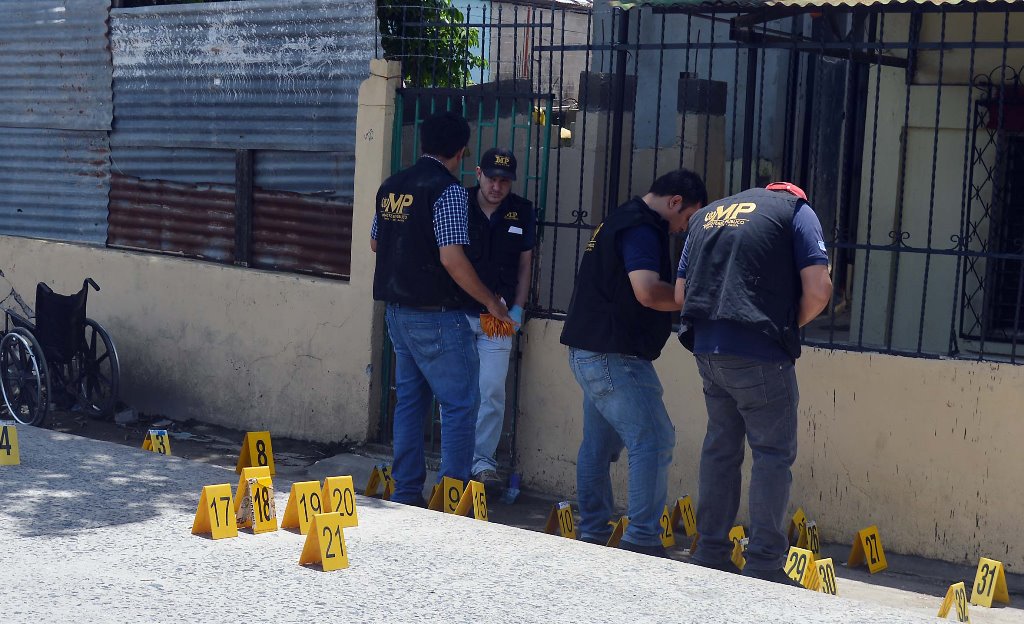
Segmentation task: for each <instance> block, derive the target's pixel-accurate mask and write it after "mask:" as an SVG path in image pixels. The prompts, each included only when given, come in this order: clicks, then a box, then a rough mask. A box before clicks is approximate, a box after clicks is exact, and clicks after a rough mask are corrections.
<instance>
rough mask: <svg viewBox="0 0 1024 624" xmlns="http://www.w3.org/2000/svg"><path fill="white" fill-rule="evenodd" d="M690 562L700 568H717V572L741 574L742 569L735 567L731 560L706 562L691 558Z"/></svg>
mask: <svg viewBox="0 0 1024 624" xmlns="http://www.w3.org/2000/svg"><path fill="white" fill-rule="evenodd" d="M690 563H692V564H694V565H699V566H700V567H702V568H710V569H712V570H718V571H719V572H728V573H729V574H743V570H740V569H739V567H737V565H736V564H735V563H733V562H732V561H726V562H724V563H706V562H704V561H700V560H698V559H693V558H691V559H690Z"/></svg>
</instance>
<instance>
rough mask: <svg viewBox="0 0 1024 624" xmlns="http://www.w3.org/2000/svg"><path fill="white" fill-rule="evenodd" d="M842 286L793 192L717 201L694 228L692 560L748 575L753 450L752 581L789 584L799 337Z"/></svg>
mask: <svg viewBox="0 0 1024 624" xmlns="http://www.w3.org/2000/svg"><path fill="white" fill-rule="evenodd" d="M831 295H832V281H831V279H830V278H829V275H828V256H827V255H826V254H825V243H824V240H823V237H822V234H821V223H819V221H818V217H817V216H815V214H814V211H813V210H811V207H810V205H809V204H808V203H807V195H806V194H805V193H804V192H803V191H802V190H801V189H800V188H799V187H797V186H794V185H792V184H789V183H788V182H777V183H774V184H769V185H768V187H767V188H764V189H757V188H755V189H749V190H746V191H743V192H742V193H739V194H737V195H733V196H732V197H727V198H725V199H722V200H719V201H717V202H714V203H712V204H710V205H709V206H707V207H706V208H704V209H703V210H701V211H700V212H698V213H697V214H695V215H694V216H693V218H692V219H691V220H690V235H689V237H688V238H687V240H686V244H685V245H684V247H683V254H682V257H681V258H680V260H679V268H678V271H677V279H676V301H677V302H678V303H680V304H682V308H683V309H682V319H681V322H680V331H679V339H680V341H681V342H682V343H683V345H684V346H686V348H688V349H689V350H691V351H693V353H694V355H695V356H696V359H697V368H698V370H699V371H700V375H701V378H702V380H703V382H704V401H705V403H706V404H707V409H708V427H707V434H706V435H705V437H704V447H703V449H702V451H701V459H700V477H699V483H698V495H699V498H698V506H697V531H698V533H699V534H700V545H699V547H698V548H697V551H696V553H694V556H693V560H694V562H696V563H698V564H700V565H703V566H706V567H709V568H715V569H718V570H725V571H730V572H739V570H738V569H737V568H736V566H734V565H733V564H732V563H731V561H730V554H731V552H732V549H733V544H732V542H731V541H730V540H729V530H730V529H731V528H732V526H733V523H734V522H735V520H736V512H737V510H738V508H739V502H740V487H741V477H740V466H741V465H742V464H743V454H744V438H746V440H747V442H749V443H750V448H751V451H752V456H753V465H752V469H751V476H750V500H749V510H750V536H749V537H750V541H749V543H748V544H747V550H746V554H745V557H746V565H745V567H744V568H743V575H744V576H750V577H754V578H759V579H763V580H767V581H774V582H776V583H783V584H790V585H792V584H796V583H795V582H794V581H791V580H790V579H789V578H788V577H787V575H786V573H785V571H784V569H783V564H784V562H785V559H786V553H787V551H788V550H789V542H788V540H787V538H786V531H785V530H784V528H783V527H784V524H783V523H784V521H785V515H786V507H787V505H788V504H789V489H790V484H791V482H792V474H791V472H790V468H791V467H792V465H793V462H794V460H795V459H796V450H797V403H798V400H799V392H798V390H797V382H796V372H795V369H794V362H795V360H796V358H798V357H800V336H799V333H798V332H799V329H800V327H802V326H804V325H806V324H807V323H808V322H810V321H811V320H812V319H814V317H816V316H817V315H818V314H820V313H821V311H822V310H823V309H824V308H825V306H826V305H827V304H828V300H829V298H830V297H831Z"/></svg>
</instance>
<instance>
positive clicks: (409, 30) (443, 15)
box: [377, 0, 487, 87]
mask: <svg viewBox="0 0 1024 624" xmlns="http://www.w3.org/2000/svg"><path fill="white" fill-rule="evenodd" d="M377 21H378V23H379V24H380V34H381V47H382V48H384V58H387V59H391V60H397V61H401V62H402V70H403V73H404V74H405V80H406V84H407V85H409V86H415V87H461V86H464V85H466V84H469V83H471V82H472V72H473V70H474V69H480V68H482V67H486V66H487V61H486V60H485V59H484V58H482V57H480V56H476V55H474V54H473V53H472V49H473V48H474V47H476V46H478V45H479V44H480V32H479V30H477V29H476V28H468V27H466V26H465V25H464V24H465V17H464V16H463V15H462V11H459V10H458V9H457V8H455V7H453V6H452V2H451V0H419V1H417V0H377Z"/></svg>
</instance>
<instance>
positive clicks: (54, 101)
mask: <svg viewBox="0 0 1024 624" xmlns="http://www.w3.org/2000/svg"><path fill="white" fill-rule="evenodd" d="M109 10H110V2H109V0H33V1H31V2H25V1H24V0H0V15H2V16H3V17H2V19H0V234H10V235H17V236H32V237H40V238H52V239H57V240H66V241H79V242H88V243H97V244H103V243H104V242H105V241H106V238H107V195H108V190H109V184H110V162H109V147H108V139H107V132H108V131H109V130H110V127H111V118H112V112H111V111H112V96H111V71H112V70H111V60H110V50H109V46H108V45H107V16H108V13H109Z"/></svg>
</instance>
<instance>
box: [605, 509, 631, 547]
mask: <svg viewBox="0 0 1024 624" xmlns="http://www.w3.org/2000/svg"><path fill="white" fill-rule="evenodd" d="M609 524H611V525H612V534H611V535H610V536H609V537H608V542H607V543H606V544H605V545H606V546H610V547H611V548H618V547H619V542H621V541H622V534H623V533H625V532H626V527H628V526H629V516H622V517H621V518H619V519H618V520H617V521H616V522H615V523H614V524H613V523H610V522H609Z"/></svg>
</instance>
